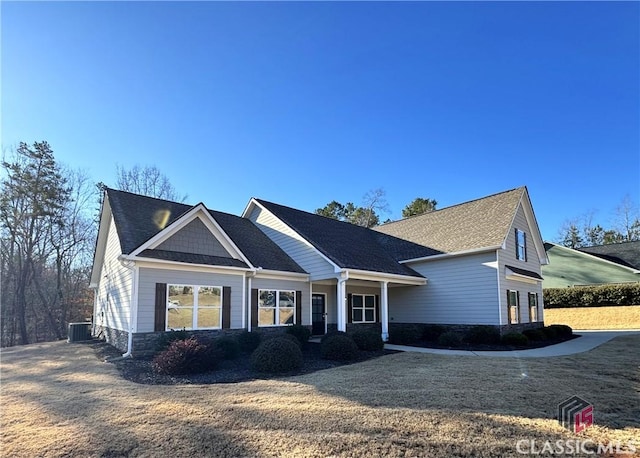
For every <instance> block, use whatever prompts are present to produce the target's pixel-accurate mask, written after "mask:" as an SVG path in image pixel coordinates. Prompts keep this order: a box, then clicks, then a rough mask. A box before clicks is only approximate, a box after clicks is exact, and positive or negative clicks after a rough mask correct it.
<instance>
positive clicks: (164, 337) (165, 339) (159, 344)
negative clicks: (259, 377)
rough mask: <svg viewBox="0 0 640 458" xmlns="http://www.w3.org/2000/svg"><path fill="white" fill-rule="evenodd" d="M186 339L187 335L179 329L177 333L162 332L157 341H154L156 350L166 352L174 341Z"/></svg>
mask: <svg viewBox="0 0 640 458" xmlns="http://www.w3.org/2000/svg"><path fill="white" fill-rule="evenodd" d="M188 338H189V333H188V332H187V331H185V330H184V329H181V330H179V331H168V332H163V333H162V334H160V337H158V340H157V341H156V350H157V351H162V350H166V349H167V348H168V347H169V344H170V343H171V342H175V341H176V340H186V339H188Z"/></svg>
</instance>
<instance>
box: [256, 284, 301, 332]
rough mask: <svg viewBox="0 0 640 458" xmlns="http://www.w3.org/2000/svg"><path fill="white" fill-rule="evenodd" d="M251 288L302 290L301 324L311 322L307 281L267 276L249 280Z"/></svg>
mask: <svg viewBox="0 0 640 458" xmlns="http://www.w3.org/2000/svg"><path fill="white" fill-rule="evenodd" d="M251 288H252V289H272V290H273V289H277V290H281V291H301V292H302V324H304V325H310V324H311V296H310V295H309V282H306V281H295V280H271V279H268V278H254V279H253V280H252V282H251Z"/></svg>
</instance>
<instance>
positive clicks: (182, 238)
mask: <svg viewBox="0 0 640 458" xmlns="http://www.w3.org/2000/svg"><path fill="white" fill-rule="evenodd" d="M157 248H158V249H159V250H168V251H180V252H183V253H196V254H205V255H209V256H221V257H224V258H231V257H232V256H231V255H230V254H229V252H228V251H227V250H225V249H224V247H223V246H222V244H221V243H220V242H219V241H218V239H216V238H215V237H214V236H213V234H212V233H211V231H209V229H207V226H205V225H204V223H203V222H202V221H201V220H200V218H195V219H194V220H193V221H191V222H190V223H189V224H187V225H186V226H185V227H183V228H182V229H180V231H178V232H177V233H176V234H174V235H172V236H171V237H169V239H167V240H165V241H164V242H162V243H161V244H160V245H159V246H158V247H157Z"/></svg>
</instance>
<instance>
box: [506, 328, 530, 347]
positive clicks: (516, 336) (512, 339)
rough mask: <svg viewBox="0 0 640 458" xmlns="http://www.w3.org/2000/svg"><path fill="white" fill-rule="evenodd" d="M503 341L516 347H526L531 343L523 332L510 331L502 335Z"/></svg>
mask: <svg viewBox="0 0 640 458" xmlns="http://www.w3.org/2000/svg"><path fill="white" fill-rule="evenodd" d="M502 343H503V344H505V345H512V346H514V347H526V346H527V345H529V339H527V336H525V335H524V334H522V333H521V332H509V333H508V334H505V335H503V336H502Z"/></svg>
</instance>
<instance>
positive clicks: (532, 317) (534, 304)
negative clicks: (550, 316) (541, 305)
mask: <svg viewBox="0 0 640 458" xmlns="http://www.w3.org/2000/svg"><path fill="white" fill-rule="evenodd" d="M529 321H530V322H531V323H533V322H535V321H538V293H529Z"/></svg>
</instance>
